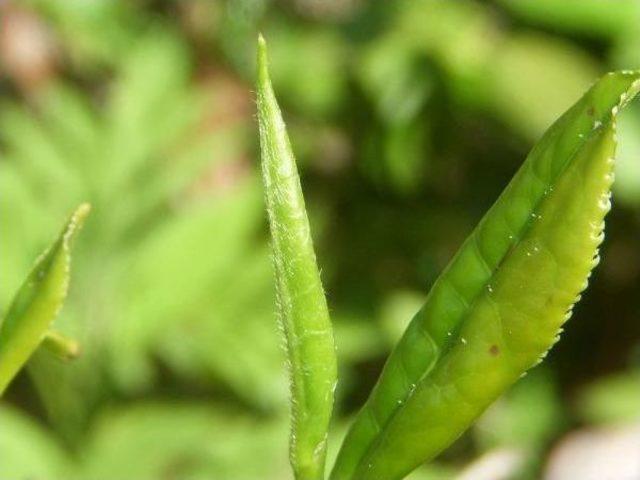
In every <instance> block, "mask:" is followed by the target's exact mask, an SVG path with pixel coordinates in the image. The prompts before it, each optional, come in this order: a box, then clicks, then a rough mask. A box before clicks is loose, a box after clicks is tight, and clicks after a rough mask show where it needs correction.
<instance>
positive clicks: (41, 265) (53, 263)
mask: <svg viewBox="0 0 640 480" xmlns="http://www.w3.org/2000/svg"><path fill="white" fill-rule="evenodd" d="M89 209H90V207H89V205H88V204H82V205H80V206H79V207H78V208H77V209H76V211H75V212H74V213H73V215H72V216H71V218H70V219H69V221H68V222H67V224H66V225H65V227H64V228H63V229H62V232H60V235H59V236H58V238H57V240H56V241H55V242H54V243H53V245H52V246H51V247H50V248H49V249H48V250H47V251H46V252H45V253H44V254H43V255H42V256H41V257H40V258H39V259H38V260H37V261H36V264H35V266H34V267H33V269H32V271H31V273H30V274H29V276H28V277H27V279H26V281H25V282H24V283H23V285H22V287H20V290H18V293H17V294H16V296H15V298H14V300H13V302H12V304H11V306H10V307H9V310H8V312H7V315H6V316H5V318H4V320H3V322H2V325H0V394H2V393H3V392H4V390H5V389H6V388H7V386H8V385H9V382H11V380H12V379H13V377H14V376H15V375H16V374H17V373H18V371H19V370H20V369H21V368H22V366H23V365H24V364H25V363H26V362H27V360H28V359H29V357H30V356H31V354H32V353H33V352H34V351H35V350H36V348H38V345H40V343H41V342H42V341H43V339H44V338H45V336H46V335H47V331H48V329H49V327H50V326H51V323H52V322H53V320H54V319H55V317H56V315H57V314H58V312H59V311H60V309H61V308H62V304H63V303H64V299H65V298H66V296H67V290H68V288H69V269H70V262H71V250H70V249H71V242H72V240H73V237H74V236H75V234H76V232H77V231H78V230H79V229H80V227H81V226H82V223H83V221H84V219H85V217H86V216H87V214H88V213H89Z"/></svg>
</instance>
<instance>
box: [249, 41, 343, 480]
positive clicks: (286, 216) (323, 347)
mask: <svg viewBox="0 0 640 480" xmlns="http://www.w3.org/2000/svg"><path fill="white" fill-rule="evenodd" d="M257 94H258V119H259V122H260V148H261V151H262V175H263V181H264V187H265V198H266V204H267V210H268V215H269V224H270V227H271V238H272V246H273V259H274V265H275V273H276V294H277V302H278V313H279V316H280V322H281V325H282V327H283V330H284V334H285V338H286V348H287V356H288V362H289V369H290V376H291V396H292V399H291V402H292V424H293V425H292V431H291V443H290V458H291V464H292V466H293V469H294V472H295V475H296V478H297V479H321V478H323V476H324V462H325V450H326V440H327V430H328V426H329V420H330V418H331V411H332V408H333V392H334V389H335V385H336V376H337V373H336V369H337V367H336V355H335V347H334V341H333V332H332V328H331V322H330V319H329V312H328V309H327V303H326V300H325V297H324V292H323V289H322V283H321V281H320V274H319V272H318V267H317V265H316V258H315V253H314V250H313V244H312V240H311V233H310V230H309V222H308V220H307V215H306V211H305V206H304V199H303V196H302V189H301V186H300V180H299V177H298V172H297V168H296V163H295V159H294V157H293V153H292V151H291V146H290V144H289V139H288V137H287V133H286V130H285V125H284V122H283V120H282V115H281V113H280V109H279V107H278V105H277V102H276V99H275V95H274V93H273V89H272V87H271V81H270V79H269V74H268V71H267V53H266V45H265V42H264V39H262V38H261V39H260V41H259V44H258V85H257Z"/></svg>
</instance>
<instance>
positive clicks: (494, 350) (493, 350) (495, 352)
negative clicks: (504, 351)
mask: <svg viewBox="0 0 640 480" xmlns="http://www.w3.org/2000/svg"><path fill="white" fill-rule="evenodd" d="M489 353H490V354H491V355H493V356H494V357H495V356H496V355H498V354H499V353H500V348H499V347H498V345H491V348H489Z"/></svg>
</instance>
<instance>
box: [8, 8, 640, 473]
mask: <svg viewBox="0 0 640 480" xmlns="http://www.w3.org/2000/svg"><path fill="white" fill-rule="evenodd" d="M258 31H262V32H263V33H264V35H265V37H266V38H267V41H268V43H269V48H270V53H271V71H272V76H273V80H274V86H275V89H276V92H277V95H278V97H279V100H280V102H281V105H282V107H283V110H284V113H285V118H286V120H287V123H288V127H289V130H290V134H291V137H292V143H293V145H294V150H295V152H296V154H297V156H298V161H299V164H300V168H301V175H302V182H303V187H304V191H305V195H306V202H307V207H308V209H309V213H310V216H311V223H312V229H313V233H314V237H315V243H316V248H317V251H318V257H319V263H320V266H321V268H322V276H323V280H324V283H325V287H326V290H327V294H328V300H329V305H330V308H331V311H332V317H333V320H334V323H335V330H336V336H337V343H338V354H339V361H340V382H339V388H338V391H337V396H338V400H337V412H336V414H335V422H334V424H335V429H334V430H335V431H334V432H333V435H332V437H331V447H330V456H334V455H335V451H336V449H337V447H338V446H339V442H340V439H341V436H342V435H343V434H344V432H345V429H346V426H347V425H348V422H349V420H350V419H351V418H352V417H353V415H354V413H355V412H356V411H357V409H358V408H359V406H360V405H362V403H363V401H364V400H365V398H366V396H367V395H368V392H369V390H370V389H371V387H372V386H373V384H374V382H375V379H376V377H377V374H378V373H379V371H380V369H381V367H382V364H383V362H384V359H385V357H386V355H387V354H388V353H389V350H390V349H391V347H392V346H393V344H394V342H395V341H396V340H397V339H398V337H399V335H400V334H401V333H402V331H403V329H404V327H405V326H406V324H407V322H408V321H409V320H410V318H411V316H412V315H413V313H415V312H416V311H417V309H418V307H419V306H420V304H421V302H422V301H423V300H424V298H425V295H426V293H427V291H428V288H429V285H431V283H433V281H434V280H435V278H436V277H437V275H438V273H439V272H440V271H441V270H442V268H443V267H444V266H445V265H446V263H447V262H448V260H449V259H450V258H451V256H452V255H453V253H454V252H455V251H456V250H457V248H458V246H459V245H460V244H461V243H462V241H463V240H464V238H465V237H466V236H467V235H468V234H469V233H470V231H471V229H472V228H473V226H474V225H475V223H476V222H477V221H478V220H479V219H480V218H481V216H482V214H483V213H484V211H485V210H486V209H487V208H488V207H489V206H490V205H491V203H492V202H493V200H494V199H495V198H496V197H497V196H498V194H499V193H500V192H501V190H502V189H503V188H504V186H505V185H506V183H507V182H508V181H509V179H510V178H511V176H512V175H513V173H514V172H515V171H516V169H517V168H518V166H519V165H520V164H521V162H522V161H523V159H524V158H525V156H526V154H527V152H528V151H529V149H530V148H531V146H532V145H533V143H534V142H535V141H536V140H537V139H538V138H539V137H540V135H541V134H542V133H543V131H544V130H545V129H546V128H547V127H548V126H549V125H550V123H551V122H552V121H553V120H554V119H555V118H556V117H557V116H558V115H559V114H561V113H562V112H563V111H564V110H565V109H566V108H567V107H569V106H570V105H571V104H572V103H573V102H574V101H576V100H577V99H578V98H579V97H580V95H581V94H582V93H583V92H584V90H585V89H586V88H588V87H589V85H590V84H591V83H592V82H593V81H594V80H595V79H596V78H597V77H598V76H599V75H601V74H603V73H605V72H607V71H609V70H613V69H627V68H638V67H640V1H638V0H617V1H615V2H613V1H610V0H494V1H486V2H479V1H478V2H474V1H466V0H456V1H451V0H439V1H438V0H406V1H395V2H391V1H385V2H383V1H373V0H372V1H366V0H272V1H267V0H227V1H222V0H220V1H216V0H182V1H178V0H175V1H170V0H135V1H133V0H127V1H125V0H120V1H114V0H91V1H89V0H64V1H62V0H26V1H18V0H15V1H11V0H9V1H8V0H2V1H0V68H1V70H0V72H1V75H0V218H1V221H2V228H1V234H0V235H1V237H0V238H1V241H0V259H1V260H0V262H1V263H0V285H1V287H0V309H1V310H2V311H4V310H6V307H7V304H8V302H9V301H10V299H11V296H12V294H13V292H14V291H15V290H16V289H17V287H18V286H19V283H20V281H21V279H22V278H24V276H25V275H26V273H27V271H28V269H29V267H30V265H31V264H32V262H33V261H34V258H35V257H36V255H37V254H38V253H39V252H40V251H41V250H42V249H43V248H44V247H45V246H46V245H47V244H48V242H49V241H50V240H51V239H52V238H53V236H54V235H55V234H56V233H57V229H58V228H59V225H60V224H61V223H62V221H63V220H64V218H65V217H66V215H67V214H68V213H69V212H70V211H71V210H72V209H73V208H74V207H75V206H76V205H77V204H78V203H80V202H81V201H84V200H86V201H89V202H91V203H92V204H93V207H94V209H93V212H92V215H91V217H90V218H89V221H88V224H87V225H86V228H85V231H84V232H83V233H82V235H81V237H80V238H79V241H78V242H77V249H76V254H75V258H74V262H73V280H72V288H71V296H70V298H69V301H68V302H67V304H66V306H65V308H64V310H63V312H62V314H61V316H60V317H59V318H58V320H57V328H58V329H59V330H60V331H62V332H64V333H65V334H68V335H72V336H74V337H76V338H78V339H79V340H80V341H81V343H82V346H83V355H82V357H81V358H80V359H78V360H77V361H75V362H73V363H71V364H63V363H62V362H61V361H59V360H57V359H55V358H53V357H52V356H50V355H49V354H48V353H46V352H39V353H38V354H37V355H36V356H35V358H33V360H32V361H31V362H30V364H29V366H28V369H27V370H26V371H25V372H23V373H22V374H21V375H20V376H19V377H18V378H17V379H16V381H15V382H14V383H13V385H12V386H11V388H10V390H9V391H8V394H7V395H6V397H5V398H4V399H3V400H2V401H1V402H0V478H1V479H2V480H28V479H30V480H204V479H230V480H245V479H246V480H252V479H256V480H257V479H264V480H271V479H273V480H275V479H287V478H290V473H289V468H288V462H287V435H288V403H287V380H286V376H285V371H284V355H283V351H282V348H281V343H282V339H281V338H280V336H279V334H278V331H277V327H276V323H275V315H274V310H275V307H274V299H273V279H272V271H271V265H270V258H269V245H268V231H267V226H266V221H265V215H264V213H263V205H262V192H261V186H260V183H259V178H258V174H257V171H258V169H257V164H258V152H257V132H256V130H257V127H256V121H255V115H254V97H253V91H252V89H253V86H252V78H253V71H254V55H255V40H256V38H257V32H258ZM619 138H620V139H621V144H620V147H619V158H618V163H617V167H616V168H617V183H616V185H615V193H614V208H613V211H612V212H611V214H610V215H609V217H608V227H607V228H608V231H607V239H606V240H605V244H604V246H603V249H602V258H603V260H602V262H601V264H600V266H599V267H598V269H597V270H596V272H595V274H594V276H593V277H592V281H591V286H590V288H589V291H588V293H587V295H585V298H584V300H583V301H582V302H581V303H580V304H579V305H578V307H577V308H576V310H575V314H574V317H573V319H572V320H571V321H570V322H569V323H568V325H567V328H566V331H565V332H564V334H563V337H562V341H561V342H560V343H559V344H558V345H557V346H556V347H555V348H554V349H553V351H552V352H551V353H550V355H549V356H548V357H547V361H546V362H545V363H544V364H543V365H542V366H540V367H538V368H536V369H535V370H533V371H532V372H530V374H529V375H528V376H527V377H526V378H524V379H523V380H522V381H521V382H519V383H518V385H517V386H516V387H514V388H513V389H512V390H511V391H510V392H508V393H507V394H506V395H505V396H504V397H503V398H501V399H500V400H499V401H498V402H497V403H496V404H495V405H494V406H493V407H491V409H490V410H489V411H488V412H487V413H486V414H485V415H484V416H483V417H482V418H481V420H480V421H479V422H478V423H477V425H475V426H474V427H473V428H472V429H471V430H470V431H469V432H468V433H466V434H465V435H464V436H463V437H462V438H461V439H460V440H459V441H458V442H457V443H456V444H454V445H453V446H452V447H451V448H450V449H449V450H448V451H447V452H445V453H444V454H443V455H442V456H441V457H440V458H439V459H438V460H437V461H436V462H434V463H432V464H430V465H428V466H425V467H424V468H422V469H420V470H419V471H417V472H416V473H415V474H413V475H412V476H411V478H412V479H414V480H441V479H453V478H460V479H466V480H482V479H485V478H486V479H488V480H499V479H503V478H504V479H507V478H511V479H534V478H545V479H551V480H571V479H577V478H580V479H581V480H590V479H591V478H593V479H598V480H600V479H603V478H605V477H604V476H602V474H603V471H602V470H601V471H600V472H598V470H597V465H600V468H603V467H602V465H603V462H605V463H604V464H606V462H607V461H610V462H611V463H610V464H609V465H608V466H607V470H606V472H608V474H611V475H613V476H611V477H606V478H611V479H613V480H621V479H637V478H640V465H638V464H637V463H638V462H640V459H639V458H638V457H639V456H640V453H639V452H640V430H639V425H640V311H639V310H640V296H639V295H638V287H639V286H640V285H639V283H640V102H635V104H633V105H631V106H630V108H629V109H627V111H626V113H625V114H624V115H623V116H622V117H621V119H620V124H619ZM603 439H604V440H603ZM598 442H600V443H598ZM603 442H604V443H603ZM611 442H618V443H616V445H618V446H619V448H618V449H617V450H616V452H615V453H611V452H608V450H607V448H605V447H606V445H609V444H610V443H611ZM603 445H605V447H603ZM609 450H611V449H609ZM607 452H608V453H607ZM621 452H622V453H621ZM607 455H609V456H607ZM615 455H618V457H615ZM611 458H614V459H615V458H618V460H611ZM563 462H564V463H563ZM589 462H591V463H589ZM633 462H636V464H635V466H634V463H633ZM592 464H593V465H595V467H593V465H592ZM612 465H613V466H612ZM567 468H568V469H569V470H567ZM571 468H573V469H574V470H571ZM576 468H583V470H575V469H576ZM615 468H621V470H619V471H618V470H615ZM625 468H626V470H625ZM634 468H637V469H638V470H636V473H637V476H633V472H634V470H633V469H634ZM487 469H488V470H487ZM491 469H493V470H491ZM500 469H502V470H503V471H504V472H503V474H501V473H500V471H502V470H500ZM563 469H564V470H563ZM487 471H488V472H490V473H489V474H488V476H487ZM483 472H484V473H483ZM567 472H569V473H567ZM585 472H586V473H585ZM612 472H613V473H612ZM629 472H632V473H629ZM483 474H484V475H485V476H482V475H483ZM592 474H593V475H594V476H593V477H591V476H589V475H592ZM501 475H502V476H501ZM616 475H617V476H616ZM624 475H627V476H624Z"/></svg>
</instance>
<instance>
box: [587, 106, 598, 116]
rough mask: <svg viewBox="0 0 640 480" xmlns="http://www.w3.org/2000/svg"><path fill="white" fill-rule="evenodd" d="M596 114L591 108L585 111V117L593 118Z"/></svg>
mask: <svg viewBox="0 0 640 480" xmlns="http://www.w3.org/2000/svg"><path fill="white" fill-rule="evenodd" d="M595 114H596V111H595V109H594V108H593V107H589V108H588V109H587V115H589V116H590V117H593V116H594V115H595Z"/></svg>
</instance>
